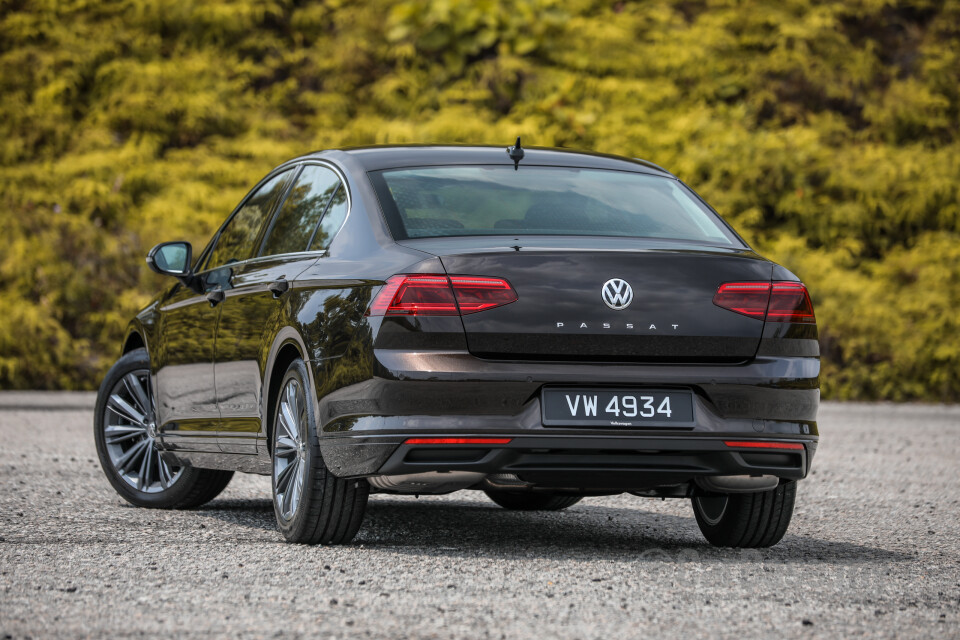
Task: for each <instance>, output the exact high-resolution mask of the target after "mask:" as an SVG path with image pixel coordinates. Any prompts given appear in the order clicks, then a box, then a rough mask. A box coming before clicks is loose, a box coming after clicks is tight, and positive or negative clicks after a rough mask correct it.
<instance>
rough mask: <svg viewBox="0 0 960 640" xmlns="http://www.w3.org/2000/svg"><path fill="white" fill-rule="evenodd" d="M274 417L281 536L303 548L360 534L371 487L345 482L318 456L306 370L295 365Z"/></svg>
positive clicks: (275, 489) (275, 502) (275, 480)
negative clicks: (303, 545) (306, 545)
mask: <svg viewBox="0 0 960 640" xmlns="http://www.w3.org/2000/svg"><path fill="white" fill-rule="evenodd" d="M276 405H277V407H276V411H275V413H274V416H273V510H274V513H275V514H276V516H277V526H278V527H279V529H280V532H281V533H282V534H283V537H284V538H286V539H287V540H288V541H290V542H297V543H301V544H318V543H323V544H344V543H347V542H350V540H352V539H353V537H354V536H355V535H356V534H357V531H358V530H359V529H360V524H361V523H362V522H363V514H364V511H365V510H366V507H367V497H368V496H369V493H370V485H369V484H367V481H366V480H363V479H360V480H345V479H343V478H338V477H336V476H335V475H333V474H332V473H330V471H329V470H328V469H327V466H326V465H325V464H324V462H323V457H322V456H321V455H320V441H319V438H318V434H317V423H316V419H315V417H314V416H315V413H314V407H315V401H314V397H313V392H312V391H311V390H310V386H309V377H308V375H307V367H306V364H304V362H303V360H300V359H297V360H294V361H293V362H292V363H291V364H290V367H289V368H288V369H287V372H286V374H285V375H284V376H283V381H282V382H281V385H280V395H279V397H278V399H277V403H276Z"/></svg>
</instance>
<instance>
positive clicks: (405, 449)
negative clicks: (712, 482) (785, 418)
mask: <svg viewBox="0 0 960 640" xmlns="http://www.w3.org/2000/svg"><path fill="white" fill-rule="evenodd" d="M433 437H436V434H433ZM507 438H509V440H510V441H509V442H508V443H503V444H494V445H489V444H450V445H447V444H411V443H408V442H407V441H408V440H410V439H411V438H408V437H406V436H354V437H347V438H335V439H331V440H329V441H328V442H327V445H326V446H325V447H324V449H323V455H324V460H325V461H326V463H327V465H328V466H329V467H330V468H331V470H333V471H334V473H337V475H357V474H354V473H350V472H351V471H357V470H359V469H360V468H364V469H365V471H366V475H387V476H393V475H397V476H399V475H406V474H418V473H424V472H428V471H440V472H473V473H481V474H486V475H497V474H512V475H516V476H517V477H519V478H520V480H522V481H525V482H528V483H531V484H534V485H537V486H540V487H551V488H558V489H570V490H595V491H596V490H619V491H622V490H626V489H647V488H653V487H660V486H669V485H678V484H683V483H689V482H691V481H693V480H695V479H696V478H697V477H698V476H702V477H709V476H730V475H736V476H739V475H752V476H758V475H771V476H776V477H779V478H785V479H791V480H799V479H802V478H804V477H806V475H807V473H808V472H809V469H810V463H811V461H812V459H813V455H814V453H815V451H816V447H817V441H816V440H815V439H810V438H808V439H796V438H790V439H787V438H777V439H772V438H766V439H758V438H751V439H750V440H749V442H752V443H756V444H761V445H762V444H763V443H770V442H772V443H775V444H784V443H789V445H793V446H799V447H800V448H792V449H767V448H762V447H745V446H742V445H738V444H732V445H730V444H727V442H728V441H725V440H724V439H722V438H716V437H696V436H691V435H685V436H679V437H677V436H673V437H665V436H621V437H613V436H583V435H556V434H550V435H529V434H518V435H502V436H498V439H507ZM334 440H335V441H336V442H334ZM737 442H743V440H742V439H741V440H740V441H737ZM344 472H347V473H344Z"/></svg>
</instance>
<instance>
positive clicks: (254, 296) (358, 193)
mask: <svg viewBox="0 0 960 640" xmlns="http://www.w3.org/2000/svg"><path fill="white" fill-rule="evenodd" d="M147 263H148V264H149V265H150V267H151V268H152V269H154V270H155V271H157V272H159V273H162V274H167V275H169V276H172V279H173V280H174V282H172V283H171V285H170V286H169V287H168V288H166V289H165V290H164V291H162V292H161V293H160V294H159V295H157V297H156V298H155V299H154V300H153V301H152V302H151V303H150V304H149V305H148V306H147V307H146V308H145V309H144V310H143V311H141V312H140V313H139V314H138V315H137V316H136V318H134V319H133V321H132V322H131V323H130V326H129V329H128V330H127V333H126V336H125V338H124V341H123V346H122V352H123V356H122V357H121V358H120V360H118V361H117V363H116V364H115V365H114V367H113V368H112V369H111V370H110V372H109V373H108V374H107V376H106V379H105V380H104V381H103V384H102V386H101V388H100V394H99V398H98V402H97V407H96V416H95V435H96V443H97V450H98V452H99V456H100V461H101V463H102V465H103V468H104V471H105V472H106V475H107V478H108V479H109V480H110V482H111V483H112V484H113V486H114V488H115V489H116V490H117V492H119V494H120V495H121V496H123V497H124V498H125V499H126V500H128V501H130V502H132V503H133V504H136V505H140V506H144V507H159V508H186V507H195V506H198V505H201V504H203V503H205V502H207V501H209V500H211V499H212V498H214V497H215V496H216V495H217V494H218V493H220V492H221V491H222V490H223V489H224V487H225V486H226V485H227V483H228V482H229V480H230V478H231V476H232V474H233V473H234V472H235V471H242V472H248V473H259V474H269V475H271V476H272V478H273V483H272V486H273V504H274V508H275V512H276V518H277V523H278V526H279V528H280V531H281V532H282V533H283V535H284V536H285V537H286V538H287V539H288V540H290V541H293V542H302V543H318V542H323V543H344V542H347V541H349V540H350V539H351V538H353V536H354V535H355V534H356V533H357V531H358V529H359V528H360V525H361V521H362V519H363V513H364V509H365V507H366V504H367V497H368V495H369V494H370V493H371V492H380V493H395V494H442V493H449V492H453V491H458V490H461V489H476V490H481V491H484V492H485V493H486V494H487V495H488V496H489V497H490V499H491V500H493V501H494V502H495V503H497V504H498V505H500V506H501V507H504V508H506V509H525V510H558V509H564V508H566V507H569V506H571V505H573V504H575V503H576V502H578V501H579V500H581V499H582V498H584V497H590V496H603V495H614V494H620V493H624V492H626V493H630V494H633V495H636V496H643V497H667V498H686V499H689V500H690V501H691V503H692V506H693V512H694V514H695V517H696V521H697V523H698V525H699V527H700V530H701V531H702V532H703V534H704V536H705V537H706V538H707V540H709V541H710V542H711V543H713V544H716V545H722V546H734V547H758V546H769V545H772V544H775V543H776V542H777V541H779V540H780V539H781V538H782V537H783V535H784V532H785V530H786V528H787V525H788V524H789V522H790V517H791V514H792V512H793V507H794V500H795V496H796V484H797V481H798V480H800V479H802V478H804V477H805V476H806V475H807V473H808V471H809V469H810V463H811V459H812V458H813V454H814V452H815V450H816V446H817V435H818V434H817V423H816V414H817V406H818V403H819V387H818V375H819V358H818V356H819V351H818V346H817V327H816V323H815V319H814V312H813V308H812V305H811V302H810V297H809V296H808V294H807V291H806V289H805V288H804V285H803V284H801V283H800V281H799V280H798V279H797V278H796V276H794V275H793V274H792V273H790V272H789V271H788V270H787V269H785V268H783V267H781V266H779V265H777V264H774V263H772V262H770V261H769V260H766V259H764V258H763V257H761V256H759V255H757V253H755V252H754V251H753V250H751V249H750V247H749V246H747V244H746V243H745V242H744V241H743V240H742V239H741V238H740V237H739V236H738V235H737V234H736V233H735V232H734V231H733V230H732V229H731V228H730V227H729V226H728V225H727V224H726V223H725V222H724V221H723V219H721V218H720V216H719V215H717V213H716V212H715V211H713V210H712V209H711V208H710V207H709V206H708V205H707V204H706V203H705V202H704V201H703V200H701V199H700V198H699V197H698V196H697V195H696V194H695V193H694V192H693V191H692V190H691V189H690V188H689V187H687V186H685V185H684V184H683V183H682V182H681V181H680V180H678V179H677V178H676V177H675V176H673V175H671V174H670V173H668V172H667V171H665V170H663V169H661V168H660V167H658V166H656V165H653V164H651V163H649V162H644V161H642V160H631V159H626V158H619V157H613V156H605V155H597V154H588V153H573V152H567V151H560V150H548V149H527V150H524V149H523V148H522V147H521V146H520V144H519V141H518V143H517V144H516V145H514V146H512V147H509V148H508V149H507V153H504V149H503V148H490V147H380V148H364V149H352V150H335V151H324V152H322V153H316V154H312V155H308V156H304V157H302V158H297V159H295V160H291V161H290V162H287V163H285V164H283V165H281V166H279V167H277V168H276V169H274V170H273V171H271V172H270V173H269V174H268V175H267V176H266V177H265V178H264V179H263V180H262V181H261V182H260V183H259V184H257V185H256V187H254V189H253V190H252V191H251V192H250V193H249V194H248V195H247V196H246V197H245V198H244V199H243V200H242V201H241V202H240V204H239V205H238V206H237V208H236V209H235V210H234V211H233V213H232V214H231V215H230V216H228V217H227V219H226V222H224V223H223V226H222V227H221V228H220V230H219V231H217V233H216V234H215V235H214V236H213V238H212V239H211V240H210V242H209V244H208V245H207V246H206V248H204V249H203V250H202V251H201V252H200V253H199V255H197V256H194V255H193V251H192V248H191V246H190V245H189V244H188V243H186V242H168V243H163V244H160V245H157V246H156V247H155V248H154V249H153V250H152V251H151V252H150V254H149V256H148V257H147Z"/></svg>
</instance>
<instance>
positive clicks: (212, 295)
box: [207, 287, 227, 307]
mask: <svg viewBox="0 0 960 640" xmlns="http://www.w3.org/2000/svg"><path fill="white" fill-rule="evenodd" d="M226 297H227V296H226V294H224V293H223V289H221V288H219V287H217V288H216V289H214V290H213V291H211V292H209V293H208V294H207V300H208V301H209V302H210V306H211V307H215V306H217V305H218V304H220V303H221V302H223V300H224V298H226Z"/></svg>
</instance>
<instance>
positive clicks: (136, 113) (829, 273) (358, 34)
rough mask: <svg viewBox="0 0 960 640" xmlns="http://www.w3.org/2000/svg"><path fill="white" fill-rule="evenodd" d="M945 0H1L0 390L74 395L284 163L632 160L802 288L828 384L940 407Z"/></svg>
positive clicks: (953, 181) (829, 389)
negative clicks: (367, 157)
mask: <svg viewBox="0 0 960 640" xmlns="http://www.w3.org/2000/svg"><path fill="white" fill-rule="evenodd" d="M958 125H960V2H957V0H945V1H939V0H936V1H935V0H927V1H924V0H915V1H912V2H907V1H898V0H847V1H840V0H836V1H832V2H827V1H816V0H784V1H782V2H777V3H772V2H761V1H759V0H745V1H739V0H650V1H644V2H628V1H625V0H606V1H604V2H600V1H594V0H570V1H561V0H435V1H433V2H428V1H426V0H377V1H373V2H346V1H345V0H326V1H324V2H316V3H301V2H294V1H291V0H280V1H278V2H263V1H259V0H257V1H254V0H214V1H211V2H195V1H186V2H184V1H180V0H176V1H175V0H104V1H102V2H90V1H89V0H73V1H66V2H51V1H50V0H13V1H9V0H8V1H3V0H0V233H2V237H3V239H4V242H3V245H2V249H0V309H2V313H0V387H7V388H9V387H15V388H28V387H47V388H53V387H68V388H89V387H91V386H92V385H95V384H96V382H97V381H98V379H99V377H100V376H101V375H102V373H103V372H104V370H105V369H106V367H108V366H109V365H110V363H111V361H112V360H113V359H114V358H115V357H116V355H117V340H118V337H119V335H120V334H121V332H122V329H123V326H124V325H125V323H126V320H127V319H128V318H129V317H130V316H131V315H132V314H133V313H134V312H135V311H136V309H137V308H138V307H139V306H140V305H142V304H143V303H144V302H145V301H146V300H147V298H148V296H149V293H150V292H151V291H154V290H155V289H156V288H157V287H158V286H159V285H160V284H161V280H159V279H158V278H157V277H156V276H154V275H152V274H151V273H149V272H148V271H147V269H146V268H145V265H144V263H143V255H144V254H145V252H146V251H147V249H149V247H150V246H152V245H153V244H155V243H156V242H159V241H162V240H170V239H179V238H184V239H187V240H190V241H192V242H194V244H195V245H203V244H204V243H205V241H206V239H207V238H208V236H209V234H210V233H211V231H212V230H213V229H214V228H215V227H216V226H217V225H218V224H219V222H220V221H222V219H223V218H224V216H225V215H226V214H227V213H228V212H229V211H230V210H231V209H232V207H233V206H234V204H235V203H236V202H237V201H238V200H239V199H240V197H242V195H243V194H244V192H245V190H246V189H247V188H248V187H249V186H250V185H252V184H253V183H254V182H255V181H256V180H257V179H259V178H260V177H262V176H263V175H264V174H265V173H266V171H267V170H269V169H270V168H271V167H272V166H274V165H275V164H277V163H279V162H280V161H282V160H283V159H285V158H288V157H291V156H294V155H297V154H300V153H303V152H306V151H309V150H312V149H316V148H329V147H336V146H348V145H359V144H371V143H402V142H478V143H496V144H503V145H506V144H508V143H509V142H510V141H512V139H513V137H514V136H516V135H518V134H522V135H523V136H524V141H525V142H526V143H527V144H528V145H533V144H536V145H542V146H564V147H571V148H584V149H594V150H599V151H604V152H610V153H617V154H622V155H635V156H641V157H644V158H648V159H650V160H653V161H654V162H657V163H659V164H661V165H664V166H667V167H669V168H670V169H671V170H673V171H675V172H676V173H677V174H678V175H680V176H681V177H682V178H684V179H685V180H686V181H687V182H688V183H689V184H691V185H692V186H693V187H694V188H695V189H697V190H698V191H699V192H700V193H702V194H703V195H704V196H705V197H706V198H707V199H708V200H709V201H710V202H711V203H713V204H714V205H715V206H716V208H717V209H718V210H719V211H720V212H721V213H722V214H723V215H724V216H726V217H727V219H728V220H730V221H731V222H732V223H733V224H734V225H735V226H736V227H737V228H738V229H739V230H740V231H741V232H742V233H743V235H744V236H745V237H746V238H747V240H748V241H749V242H751V243H752V244H753V245H754V246H755V247H757V249H758V250H759V251H761V252H762V253H765V254H766V255H769V256H770V257H771V258H773V259H775V260H778V261H780V262H782V263H784V264H785V265H786V266H788V267H789V268H791V269H792V270H794V271H795V272H796V273H797V274H798V275H799V276H800V277H801V278H803V279H804V280H805V281H806V282H807V284H808V285H809V286H810V289H811V291H812V293H813V297H814V301H815V303H816V304H817V310H818V317H819V320H820V324H821V329H822V345H823V350H824V356H825V357H824V390H825V392H826V395H827V396H832V397H840V398H889V399H896V400H907V399H929V400H941V401H958V400H960V339H958V337H957V336H958V326H957V325H958V321H957V320H956V313H955V312H954V310H955V309H956V308H957V306H958V303H960V266H958V265H960V249H958V246H960V245H958V240H960V204H958V185H960V140H958V131H960V126H958Z"/></svg>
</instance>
